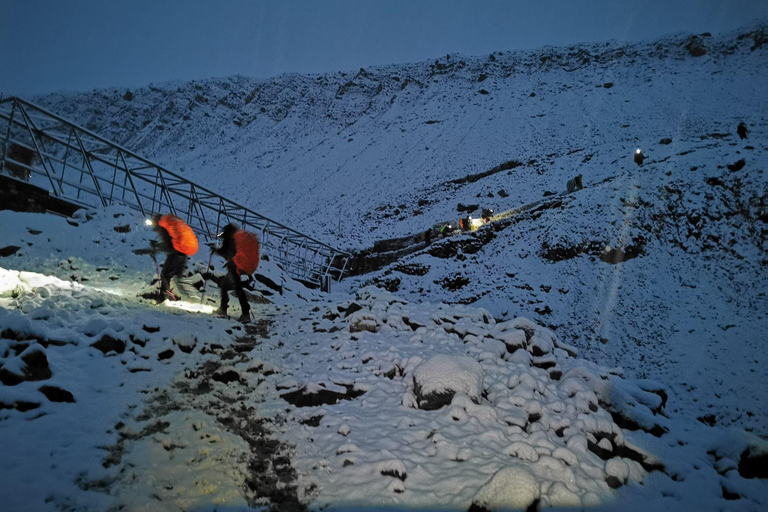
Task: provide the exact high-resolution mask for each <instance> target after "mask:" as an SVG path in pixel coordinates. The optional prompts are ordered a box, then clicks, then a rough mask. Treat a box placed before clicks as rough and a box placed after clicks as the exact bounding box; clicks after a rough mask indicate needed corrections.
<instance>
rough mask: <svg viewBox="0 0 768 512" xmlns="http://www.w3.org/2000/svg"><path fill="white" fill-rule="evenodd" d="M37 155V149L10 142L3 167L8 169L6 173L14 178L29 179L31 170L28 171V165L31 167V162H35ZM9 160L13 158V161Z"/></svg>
mask: <svg viewBox="0 0 768 512" xmlns="http://www.w3.org/2000/svg"><path fill="white" fill-rule="evenodd" d="M38 156H39V155H38V154H37V151H35V150H34V149H29V148H27V147H24V146H20V145H18V144H15V143H12V144H11V147H10V148H9V149H8V156H7V158H6V160H5V165H4V166H3V167H4V168H5V170H7V171H8V174H10V175H11V176H13V177H14V178H18V179H20V180H24V181H29V178H30V176H32V171H30V170H29V169H28V167H32V164H33V163H35V160H37V158H38ZM11 160H15V162H11ZM20 164H21V165H20Z"/></svg>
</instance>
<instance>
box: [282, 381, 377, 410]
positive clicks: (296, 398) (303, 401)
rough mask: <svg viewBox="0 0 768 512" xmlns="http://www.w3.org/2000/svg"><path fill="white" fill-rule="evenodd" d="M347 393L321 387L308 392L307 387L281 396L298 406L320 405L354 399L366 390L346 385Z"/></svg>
mask: <svg viewBox="0 0 768 512" xmlns="http://www.w3.org/2000/svg"><path fill="white" fill-rule="evenodd" d="M344 387H346V388H347V392H346V393H339V392H336V391H331V390H329V389H321V390H319V391H317V392H315V393H308V392H307V389H306V388H301V389H299V390H296V391H291V392H289V393H284V394H282V395H280V398H282V399H283V400H285V401H286V402H288V403H289V404H291V405H294V406H296V407H316V406H318V405H333V404H337V403H339V400H353V399H355V398H357V397H359V396H362V395H364V394H365V391H362V390H359V389H354V387H353V386H344Z"/></svg>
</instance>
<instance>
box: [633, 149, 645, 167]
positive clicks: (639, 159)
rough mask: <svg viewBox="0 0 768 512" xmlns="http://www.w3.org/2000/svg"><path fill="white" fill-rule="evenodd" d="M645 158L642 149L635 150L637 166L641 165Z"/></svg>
mask: <svg viewBox="0 0 768 512" xmlns="http://www.w3.org/2000/svg"><path fill="white" fill-rule="evenodd" d="M644 160H645V155H644V154H643V150H642V149H637V150H635V163H636V164H637V165H638V167H639V166H642V165H643V161H644Z"/></svg>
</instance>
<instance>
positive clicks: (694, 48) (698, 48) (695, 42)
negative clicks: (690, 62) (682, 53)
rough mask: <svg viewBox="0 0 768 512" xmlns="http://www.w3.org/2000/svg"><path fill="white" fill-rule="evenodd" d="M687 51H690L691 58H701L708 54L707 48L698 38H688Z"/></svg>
mask: <svg viewBox="0 0 768 512" xmlns="http://www.w3.org/2000/svg"><path fill="white" fill-rule="evenodd" d="M685 49H686V50H688V53H689V54H690V55H691V57H701V56H703V55H706V54H707V48H706V47H705V46H704V43H703V41H702V40H701V39H699V38H698V36H691V37H690V38H688V42H687V43H686V44H685Z"/></svg>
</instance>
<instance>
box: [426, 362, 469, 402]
mask: <svg viewBox="0 0 768 512" xmlns="http://www.w3.org/2000/svg"><path fill="white" fill-rule="evenodd" d="M413 382H414V385H415V386H418V387H419V389H420V390H421V394H423V395H429V394H432V393H446V392H451V391H452V392H453V393H457V392H461V393H465V394H466V395H468V396H469V397H470V398H473V399H474V400H476V401H479V400H480V392H481V390H482V388H483V368H482V367H481V366H480V364H479V363H478V362H477V361H476V360H475V359H472V358H470V357H465V356H447V355H439V356H434V357H431V358H429V359H428V360H426V361H424V362H423V363H421V364H420V365H419V366H417V367H416V369H415V370H414V371H413Z"/></svg>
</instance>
